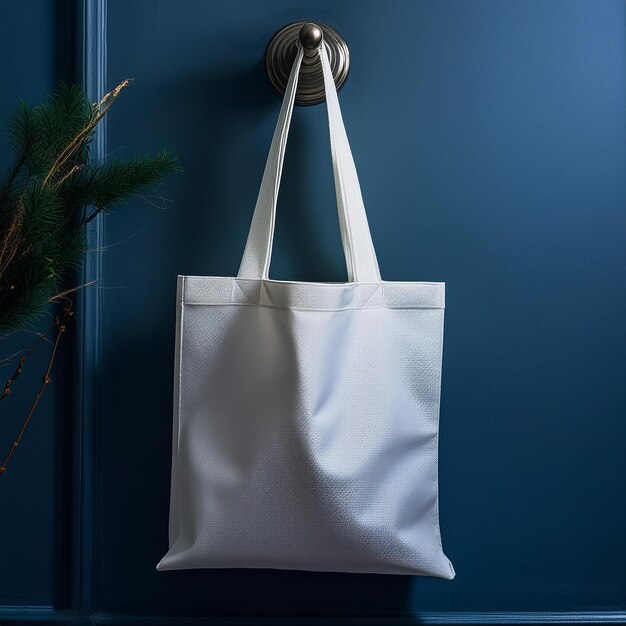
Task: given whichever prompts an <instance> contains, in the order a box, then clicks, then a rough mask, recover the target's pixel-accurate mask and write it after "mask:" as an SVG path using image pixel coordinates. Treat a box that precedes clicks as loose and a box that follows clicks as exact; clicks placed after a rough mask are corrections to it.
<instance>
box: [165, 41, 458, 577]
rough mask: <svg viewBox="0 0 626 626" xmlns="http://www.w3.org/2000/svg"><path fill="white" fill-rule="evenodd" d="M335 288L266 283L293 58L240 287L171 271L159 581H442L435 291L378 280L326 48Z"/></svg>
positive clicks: (438, 303) (440, 290)
mask: <svg viewBox="0 0 626 626" xmlns="http://www.w3.org/2000/svg"><path fill="white" fill-rule="evenodd" d="M319 54H320V58H321V62H322V67H323V71H324V82H325V89H326V98H327V105H328V116H329V129H330V137H331V154H332V160H333V171H334V176H335V184H336V189H337V204H338V213H339V224H340V228H341V233H342V241H343V245H344V252H345V256H346V263H347V267H348V276H349V281H348V282H347V283H304V282H287V281H276V280H271V279H269V277H268V273H269V264H270V258H271V249H272V239H273V231H274V223H275V216H276V203H277V198H278V189H279V186H280V177H281V172H282V165H283V159H284V154H285V146H286V141H287V135H288V131H289V124H290V121H291V116H292V112H293V107H294V99H295V92H296V86H297V80H298V72H299V69H300V65H301V61H302V56H303V52H302V49H301V48H299V49H298V54H297V56H296V59H295V62H294V65H293V69H292V71H291V75H290V78H289V83H288V85H287V88H286V92H285V97H284V100H283V106H282V108H281V112H280V115H279V120H278V124H277V127H276V131H275V133H274V137H273V140H272V145H271V148H270V153H269V156H268V160H267V164H266V167H265V172H264V175H263V181H262V183H261V189H260V192H259V196H258V199H257V205H256V209H255V213H254V217H253V220H252V225H251V228H250V234H249V236H248V240H247V243H246V248H245V251H244V255H243V258H242V263H241V267H240V270H239V275H238V276H237V277H234V278H228V277H197V276H179V278H178V295H177V298H178V309H177V340H176V355H177V357H176V372H175V383H174V387H175V403H174V429H173V445H172V480H171V503H170V525H169V542H170V548H169V551H168V552H167V554H166V555H165V556H164V557H163V559H162V560H161V561H160V563H159V564H158V566H157V568H158V569H159V570H171V569H187V568H219V567H229V568H232V567H245V568H279V569H301V570H317V571H335V572H371V573H388V574H421V575H431V576H438V577H441V578H447V579H451V578H453V577H454V569H453V567H452V564H451V563H450V561H449V560H448V558H447V557H446V556H445V554H444V552H443V549H442V544H441V536H440V531H439V515H438V486H437V468H438V424H439V399H440V382H441V359H442V340H443V313H444V285H443V283H427V282H413V283H411V282H387V281H382V280H381V278H380V273H379V269H378V263H377V261H376V254H375V252H374V247H373V245H372V239H371V236H370V231H369V226H368V223H367V217H366V214H365V209H364V206H363V201H362V198H361V192H360V187H359V183H358V178H357V174H356V169H355V167H354V161H353V159H352V154H351V152H350V147H349V144H348V140H347V137H346V133H345V129H344V125H343V121H342V119H341V113H340V110H339V103H338V99H337V93H336V89H335V85H334V82H333V79H332V73H331V70H330V63H329V59H328V55H327V51H326V49H325V46H323V45H322V46H321V47H320V50H319Z"/></svg>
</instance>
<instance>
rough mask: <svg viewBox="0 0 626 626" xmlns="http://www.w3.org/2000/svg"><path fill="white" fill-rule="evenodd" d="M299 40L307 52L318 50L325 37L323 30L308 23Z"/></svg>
mask: <svg viewBox="0 0 626 626" xmlns="http://www.w3.org/2000/svg"><path fill="white" fill-rule="evenodd" d="M298 38H299V39H300V43H301V44H302V47H303V48H304V50H305V51H308V52H312V51H313V50H317V49H318V48H319V47H320V44H321V43H322V39H323V38H324V35H323V33H322V29H321V28H320V27H319V26H318V25H317V24H314V23H313V22H307V23H306V24H305V25H304V26H303V27H302V28H301V29H300V32H299V33H298Z"/></svg>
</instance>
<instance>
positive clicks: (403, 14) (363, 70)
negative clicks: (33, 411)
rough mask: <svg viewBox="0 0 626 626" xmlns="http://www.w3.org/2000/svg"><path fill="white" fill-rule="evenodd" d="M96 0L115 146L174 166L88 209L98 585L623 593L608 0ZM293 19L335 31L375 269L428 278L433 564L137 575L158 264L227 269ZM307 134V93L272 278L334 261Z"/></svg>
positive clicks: (354, 601)
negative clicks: (439, 549) (437, 371)
mask: <svg viewBox="0 0 626 626" xmlns="http://www.w3.org/2000/svg"><path fill="white" fill-rule="evenodd" d="M108 17H109V23H108V30H109V37H108V80H109V85H110V86H113V85H114V84H116V83H117V82H119V81H120V80H121V79H123V78H126V77H134V78H135V83H134V85H133V86H132V87H131V88H129V89H128V90H126V91H125V92H124V94H123V96H121V97H120V99H119V101H118V102H117V103H116V105H115V107H114V109H113V110H112V112H111V114H110V118H109V126H108V150H109V152H110V153H111V154H117V153H118V151H119V152H120V153H127V154H128V153H131V152H134V151H137V150H155V149H157V148H159V147H161V146H168V147H170V148H171V149H173V150H174V151H176V152H177V153H178V154H179V155H180V158H181V163H182V166H183V167H184V170H185V171H184V173H183V174H181V175H179V176H177V177H176V178H175V179H173V180H172V181H171V182H170V183H169V184H168V185H167V187H165V188H164V189H163V195H164V196H165V197H166V198H167V199H168V200H171V202H168V204H167V209H166V210H161V209H159V208H155V207H153V206H151V205H149V204H147V203H145V202H138V201H137V202H135V201H134V202H131V203H130V204H129V205H128V206H125V207H123V208H121V209H119V210H118V211H117V213H116V215H114V216H112V217H110V218H107V221H106V237H107V243H108V245H109V246H110V248H108V249H107V251H106V252H105V255H104V259H105V271H104V280H103V284H102V286H101V288H102V289H103V297H104V310H103V316H104V317H103V319H104V328H103V333H104V334H103V347H104V352H103V354H104V360H103V362H102V364H101V369H100V373H101V376H102V390H103V394H102V406H101V411H100V417H99V420H98V429H97V442H98V446H97V458H98V464H97V477H98V478H97V483H96V488H97V490H96V501H97V502H96V504H97V514H96V518H95V523H96V536H97V542H96V547H97V554H96V560H95V565H94V566H95V569H96V577H95V581H96V607H95V608H96V609H97V610H99V611H107V612H118V611H119V612H137V613H152V614H157V613H158V614H168V613H184V614H192V615H210V614H253V615H260V614H268V615H276V614H291V615H294V614H322V613H324V614H378V613H386V614H399V613H409V614H414V615H420V614H421V613H423V612H428V611H454V612H465V611H492V612H493V611H550V610H560V611H601V610H618V609H622V610H623V609H625V608H626V569H625V567H624V563H626V533H625V532H624V528H625V526H626V455H624V441H625V437H626V421H625V420H624V417H625V408H626V384H625V383H626V329H625V325H624V316H625V313H626V284H625V280H624V278H625V277H624V273H625V272H624V270H625V267H626V245H625V244H626V182H625V171H626V170H625V167H626V141H625V140H626V132H625V131H626V129H625V106H626V89H625V88H626V73H625V70H626V67H625V65H626V63H625V55H624V52H625V50H624V42H625V34H624V4H623V3H622V2H620V1H618V0H604V1H603V2H593V1H591V0H589V1H583V0H553V1H551V2H546V1H545V0H526V1H524V2H514V1H508V2H501V1H498V0H474V1H447V0H446V1H443V2H442V1H440V0H437V1H436V0H431V1H421V2H413V1H410V0H392V1H387V2H380V1H379V2H374V1H367V2H363V1H361V2H356V1H352V0H351V1H347V2H341V3H338V2H332V1H330V0H316V1H305V0H300V1H298V2H294V1H291V2H289V1H286V0H273V1H272V2H258V1H254V0H239V1H238V2H228V3H224V2H218V1H213V0H211V1H210V2H209V1H206V2H200V1H199V0H196V1H192V0H162V1H160V2H157V1H156V0H134V1H133V2H126V1H124V0H110V1H109V8H108ZM300 19H317V20H320V21H324V22H326V23H328V24H330V25H332V26H333V27H335V28H336V29H337V30H339V32H341V33H342V34H343V35H344V36H345V37H346V39H347V41H348V43H349V46H350V52H351V57H352V63H353V65H352V70H351V74H350V77H349V79H348V81H347V83H346V85H345V87H344V89H343V90H342V92H341V103H342V106H343V110H344V117H345V120H346V125H347V128H348V133H349V136H350V138H351V143H352V147H353V152H354V155H355V159H356V162H357V167H358V169H359V172H360V175H361V181H362V187H363V194H364V198H365V202H366V206H367V209H368V215H369V219H370V224H371V228H372V233H373V238H374V243H375V245H376V248H377V252H378V257H379V260H380V264H381V271H382V273H383V277H384V278H385V279H387V280H437V281H445V282H446V284H447V294H446V296H447V297H446V299H447V311H446V335H445V354H444V379H443V398H442V412H441V440H440V450H441V459H440V464H441V465H440V481H441V519H442V531H443V538H444V546H445V548H446V552H447V553H448V554H449V555H450V557H451V559H452V561H453V563H454V565H455V568H456V570H457V578H456V579H455V580H454V581H452V582H445V581H439V580H428V579H411V578H404V577H383V576H359V575H337V574H335V575H327V574H313V573H294V572H290V573H286V572H263V571H194V572H170V573H157V572H156V571H155V570H154V567H155V565H156V562H157V561H158V559H159V558H160V557H161V556H162V554H163V553H164V551H165V550H166V543H167V508H168V497H169V493H168V492H169V470H170V460H169V459H170V436H171V384H172V373H173V368H172V365H173V339H174V337H173V323H174V304H175V279H176V275H177V274H213V275H232V274H233V273H234V272H236V271H237V267H238V262H239V259H240V255H241V252H242V250H243V245H244V242H245V237H246V234H247V229H248V226H249V221H250V217H251V214H252V210H253V206H254V201H255V197H256V192H257V189H258V184H259V182H260V177H261V174H262V169H263V165H264V160H265V156H266V152H267V148H268V146H269V141H270V137H271V133H272V130H273V126H274V124H275V120H276V116H277V113H278V107H279V105H280V100H279V98H278V97H277V95H276V94H275V93H274V92H273V91H272V88H271V87H270V86H269V84H268V82H267V80H266V77H265V73H264V69H263V54H264V50H265V46H266V44H267V42H268V41H269V39H270V37H271V35H272V34H273V33H274V32H275V31H276V30H277V29H278V28H279V27H281V26H283V25H284V24H287V23H289V22H291V21H295V20H300ZM2 62H3V63H5V62H6V61H5V60H4V59H3V61H2ZM25 89H26V88H25ZM15 95H19V94H15ZM326 132H327V131H326V118H325V110H324V108H323V107H321V106H318V107H313V108H301V109H298V110H297V111H296V114H295V116H294V123H293V132H292V136H291V143H290V146H289V149H288V155H287V164H286V171H285V176H284V185H283V190H282V193H281V198H280V203H279V221H278V227H277V242H276V245H275V248H274V263H273V265H272V270H273V276H274V277H276V278H297V279H305V280H342V279H343V278H344V276H345V270H344V267H343V257H342V253H341V246H340V239H339V233H338V226H337V219H336V210H335V205H334V192H333V188H332V177H331V170H330V157H329V154H328V151H329V149H328V140H327V136H326ZM41 597H43V596H41ZM36 600H37V601H40V597H39V596H38V597H37V598H36Z"/></svg>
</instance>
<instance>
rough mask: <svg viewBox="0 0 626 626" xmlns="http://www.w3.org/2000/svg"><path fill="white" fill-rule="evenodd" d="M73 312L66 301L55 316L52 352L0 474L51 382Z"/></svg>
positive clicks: (0, 472) (4, 469)
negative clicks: (37, 389) (58, 353)
mask: <svg viewBox="0 0 626 626" xmlns="http://www.w3.org/2000/svg"><path fill="white" fill-rule="evenodd" d="M73 314H74V312H73V311H72V302H71V301H68V303H67V305H66V306H65V309H64V310H63V313H62V314H61V315H57V316H56V317H55V320H54V324H53V327H54V328H56V329H57V334H56V338H55V340H54V344H53V345H52V352H51V353H50V359H49V361H48V367H47V368H46V371H45V373H44V375H43V377H42V379H41V386H40V387H39V391H38V392H37V395H36V396H35V399H34V400H33V403H32V404H31V406H30V409H29V411H28V414H27V415H26V419H25V420H24V423H23V424H22V428H21V429H20V432H19V433H18V435H17V437H16V438H15V441H14V442H13V445H12V446H11V448H10V450H9V452H8V453H7V455H6V457H5V459H4V462H3V463H2V465H1V466H0V474H4V472H6V469H7V464H8V463H9V461H10V460H11V457H12V456H13V453H14V452H15V450H16V448H17V447H18V446H19V445H20V441H21V440H22V437H23V435H24V432H25V431H26V428H27V426H28V423H29V422H30V418H31V417H32V416H33V413H34V412H35V409H36V408H37V406H38V404H39V402H40V400H41V397H42V396H43V393H44V391H45V390H46V387H47V386H48V385H49V384H50V383H51V382H52V379H51V378H50V372H51V371H52V366H53V365H54V360H55V358H56V355H57V351H58V347H59V342H60V341H61V336H62V335H63V333H64V332H65V330H66V326H67V322H68V321H69V319H70V318H71V316H72V315H73ZM18 375H19V374H18ZM9 388H10V387H9Z"/></svg>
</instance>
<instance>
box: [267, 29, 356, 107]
mask: <svg viewBox="0 0 626 626" xmlns="http://www.w3.org/2000/svg"><path fill="white" fill-rule="evenodd" d="M298 41H299V42H300V43H301V45H302V47H303V48H304V58H303V59H302V67H301V69H300V77H299V79H298V91H297V93H296V104H303V105H311V104H319V103H320V102H324V100H325V99H326V96H325V95H324V76H323V73H322V64H321V63H320V60H319V56H318V54H317V50H318V48H319V46H320V45H324V46H326V51H327V52H328V57H329V59H330V67H331V69H332V72H333V78H334V79H335V85H336V86H337V89H341V86H342V85H343V84H344V82H345V81H346V78H347V77H348V72H349V70H350V51H349V50H348V44H347V43H346V41H345V39H344V38H343V37H342V36H341V35H340V34H339V33H338V32H337V31H336V30H334V29H333V28H331V27H330V26H327V25H326V24H321V23H319V22H294V23H293V24H289V25H288V26H285V27H284V28H283V29H281V30H280V31H279V32H278V33H277V34H276V35H274V37H273V38H272V40H271V41H270V43H269V45H268V47H267V51H266V53H265V67H266V69H267V74H268V76H269V79H270V81H271V82H272V85H274V87H276V89H277V90H278V91H279V92H280V93H281V94H282V93H285V87H286V85H287V81H288V80H289V73H290V72H291V67H292V65H293V61H294V59H295V58H296V52H297V42H298Z"/></svg>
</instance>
